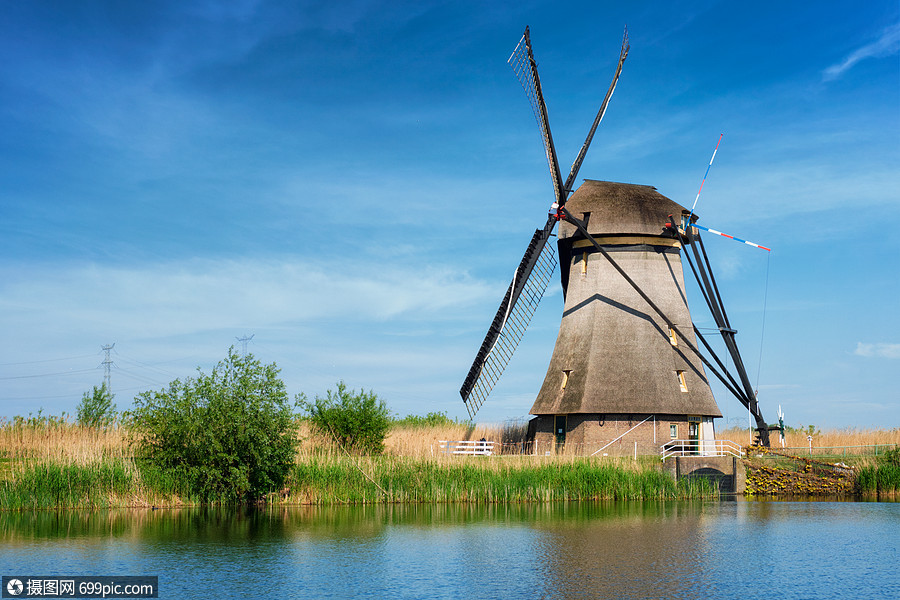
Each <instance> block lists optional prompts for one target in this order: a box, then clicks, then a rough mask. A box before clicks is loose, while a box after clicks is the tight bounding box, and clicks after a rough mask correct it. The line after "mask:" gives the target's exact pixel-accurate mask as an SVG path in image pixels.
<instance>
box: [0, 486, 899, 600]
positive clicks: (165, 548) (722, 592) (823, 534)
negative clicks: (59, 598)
mask: <svg viewBox="0 0 900 600" xmlns="http://www.w3.org/2000/svg"><path fill="white" fill-rule="evenodd" d="M898 540H900V505H898V504H890V503H829V502H809V503H807V502H794V503H786V502H723V503H718V502H658V503H654V502H645V503H637V502H605V503H604V502H598V503H557V504H520V505H505V504H502V505H501V504H498V505H487V506H483V505H482V506H476V505H453V504H443V505H385V506H367V507H336V508H334V507H332V508H324V507H271V508H264V509H255V508H244V509H165V510H155V511H154V510H144V509H141V510H113V511H89V512H82V511H64V512H41V513H0V542H2V544H0V571H2V573H5V574H8V573H12V572H30V573H34V574H37V573H60V574H95V575H96V574H130V575H137V574H148V575H159V576H160V584H161V590H162V594H161V596H160V597H166V598H216V597H246V596H248V595H249V596H254V597H264V598H268V597H271V598H320V597H356V598H383V597H410V598H421V597H426V596H427V597H437V598H450V597H453V598H456V597H459V596H462V595H465V596H472V597H475V596H482V597H503V598H512V597H515V598H567V599H568V598H573V599H574V598H696V597H739V596H750V597H757V596H761V595H763V594H766V595H768V594H769V591H770V590H772V589H777V590H778V596H779V597H780V598H811V597H815V598H829V597H835V598H836V597H842V596H847V595H849V594H851V593H852V595H854V596H855V597H897V596H898V595H900V576H898V574H897V570H896V568H895V564H896V560H897V556H898V552H897V550H898V543H900V542H898Z"/></svg>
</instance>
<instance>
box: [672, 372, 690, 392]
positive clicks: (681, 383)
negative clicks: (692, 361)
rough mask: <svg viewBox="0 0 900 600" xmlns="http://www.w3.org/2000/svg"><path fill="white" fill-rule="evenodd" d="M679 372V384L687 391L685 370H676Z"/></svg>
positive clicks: (682, 389) (683, 390)
mask: <svg viewBox="0 0 900 600" xmlns="http://www.w3.org/2000/svg"><path fill="white" fill-rule="evenodd" d="M675 372H676V373H677V374H678V386H679V387H680V388H681V391H682V392H685V393H687V391H688V389H687V382H686V381H685V380H684V371H675Z"/></svg>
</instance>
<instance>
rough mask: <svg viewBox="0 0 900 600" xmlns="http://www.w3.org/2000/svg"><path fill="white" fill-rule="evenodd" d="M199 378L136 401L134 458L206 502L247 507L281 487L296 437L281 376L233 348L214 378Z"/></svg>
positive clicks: (205, 375) (133, 420)
mask: <svg viewBox="0 0 900 600" xmlns="http://www.w3.org/2000/svg"><path fill="white" fill-rule="evenodd" d="M198 373H199V374H198V376H197V378H196V379H186V380H185V381H180V380H177V379H176V380H175V381H173V382H172V383H170V384H169V387H168V389H164V390H160V391H158V392H144V393H142V394H140V395H138V396H137V397H136V398H135V400H134V403H135V408H134V411H133V412H132V413H131V415H130V422H131V425H132V427H133V429H134V431H135V433H136V434H137V435H138V438H137V440H136V442H137V446H138V450H139V452H140V453H141V454H142V455H143V456H144V457H146V458H147V459H148V460H149V461H150V462H151V464H153V465H154V466H157V467H160V468H162V469H167V470H173V471H175V472H176V474H177V475H178V476H179V477H184V478H185V479H186V480H187V481H188V482H189V483H190V485H191V487H192V489H193V491H194V492H195V493H197V494H198V495H200V497H202V498H204V499H207V500H222V501H226V502H235V501H252V500H255V499H258V498H260V497H261V496H263V495H264V494H266V493H267V492H270V491H272V490H275V489H278V488H280V487H282V486H283V485H284V481H285V479H286V477H287V474H288V471H289V469H290V467H291V465H292V464H293V461H294V453H295V449H296V444H297V435H296V433H297V430H296V420H295V415H294V413H293V410H292V406H291V405H290V404H289V400H288V395H287V392H286V391H285V386H284V382H282V381H281V379H279V378H278V373H279V369H278V368H277V367H276V366H275V364H274V363H273V364H271V365H265V366H263V365H262V364H261V363H260V362H259V361H258V360H256V359H254V358H253V355H247V356H245V357H240V356H238V355H237V354H236V353H235V351H234V347H232V348H230V349H229V351H228V356H227V358H226V359H225V360H223V361H221V362H219V363H218V364H217V365H216V366H215V367H214V368H213V370H212V373H211V374H209V375H207V374H204V373H203V372H202V371H200V370H199V369H198Z"/></svg>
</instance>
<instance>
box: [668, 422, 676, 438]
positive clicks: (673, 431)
mask: <svg viewBox="0 0 900 600" xmlns="http://www.w3.org/2000/svg"><path fill="white" fill-rule="evenodd" d="M669 437H670V438H672V439H673V440H677V439H678V425H676V424H675V423H672V424H671V425H669Z"/></svg>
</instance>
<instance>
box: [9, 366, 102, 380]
mask: <svg viewBox="0 0 900 600" xmlns="http://www.w3.org/2000/svg"><path fill="white" fill-rule="evenodd" d="M96 370H97V367H92V368H90V369H78V370H77V371H59V372H58V373H39V374H37V375H13V376H12V377H0V380H9V379H35V378H37V377H54V376H56V375H74V374H76V373H87V372H89V371H96Z"/></svg>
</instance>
